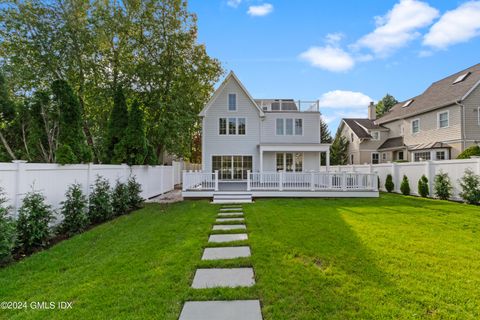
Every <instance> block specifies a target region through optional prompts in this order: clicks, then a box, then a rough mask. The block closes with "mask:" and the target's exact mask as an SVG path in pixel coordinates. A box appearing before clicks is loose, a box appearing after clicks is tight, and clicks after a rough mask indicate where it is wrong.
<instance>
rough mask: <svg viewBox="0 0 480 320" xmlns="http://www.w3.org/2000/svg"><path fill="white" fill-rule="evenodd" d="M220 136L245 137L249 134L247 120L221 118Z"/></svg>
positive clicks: (219, 124) (219, 122)
mask: <svg viewBox="0 0 480 320" xmlns="http://www.w3.org/2000/svg"><path fill="white" fill-rule="evenodd" d="M227 120H228V121H227ZM227 123H228V124H227ZM218 134H219V135H227V134H228V135H245V134H247V122H246V119H245V118H219V119H218Z"/></svg>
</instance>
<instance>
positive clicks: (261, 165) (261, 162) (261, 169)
mask: <svg viewBox="0 0 480 320" xmlns="http://www.w3.org/2000/svg"><path fill="white" fill-rule="evenodd" d="M262 172H263V149H262V147H260V173H262Z"/></svg>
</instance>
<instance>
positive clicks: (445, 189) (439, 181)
mask: <svg viewBox="0 0 480 320" xmlns="http://www.w3.org/2000/svg"><path fill="white" fill-rule="evenodd" d="M434 189H435V196H436V197H437V198H439V199H441V200H448V199H449V198H450V197H451V196H452V189H453V187H452V183H451V182H450V178H449V177H448V174H447V173H445V172H443V171H440V172H439V173H438V174H437V175H435V183H434Z"/></svg>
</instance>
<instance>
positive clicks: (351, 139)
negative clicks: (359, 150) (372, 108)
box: [350, 133, 353, 142]
mask: <svg viewBox="0 0 480 320" xmlns="http://www.w3.org/2000/svg"><path fill="white" fill-rule="evenodd" d="M350 141H351V142H353V133H350Z"/></svg>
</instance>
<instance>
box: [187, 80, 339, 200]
mask: <svg viewBox="0 0 480 320" xmlns="http://www.w3.org/2000/svg"><path fill="white" fill-rule="evenodd" d="M199 116H200V117H201V120H202V172H195V173H185V180H184V186H183V188H184V196H199V195H200V194H199V193H198V191H207V190H210V189H211V190H212V191H216V192H217V194H219V192H221V191H224V192H229V193H230V196H231V193H232V192H234V191H242V192H247V193H248V195H249V196H252V195H253V196H255V195H254V194H253V193H254V192H252V191H255V190H257V196H268V194H271V193H272V192H273V191H275V193H274V195H275V196H279V193H278V192H279V191H281V192H282V195H284V196H286V195H288V194H290V195H291V192H302V191H305V190H308V191H310V192H315V191H320V189H322V190H323V189H329V188H331V187H332V184H333V185H335V184H336V183H338V181H336V180H335V181H326V180H328V179H327V178H326V176H327V175H328V171H329V170H328V167H329V150H330V144H323V143H321V129H320V110H319V106H318V101H313V102H306V101H294V100H293V99H254V98H252V96H251V95H250V94H249V93H248V91H247V89H246V88H245V87H244V86H243V84H242V83H241V82H240V80H239V79H238V78H237V76H236V75H235V73H233V72H230V73H229V74H228V76H227V77H226V78H225V80H224V81H223V82H222V84H221V85H220V86H219V87H218V89H217V90H216V91H215V93H214V94H213V95H212V97H211V99H210V101H209V102H208V103H207V104H206V106H205V107H204V108H203V110H202V111H201V112H200V114H199ZM322 153H325V157H324V158H325V159H326V161H325V162H326V163H325V166H326V169H325V168H323V170H322V171H324V172H322V173H320V171H321V154H322ZM315 179H316V180H318V183H316V182H315V181H314V180H315ZM319 179H320V180H321V179H324V180H325V181H324V183H323V184H322V183H320V182H321V181H320V180H319ZM260 190H261V192H262V194H261V195H260V194H259V193H258V192H259V191H260ZM286 190H290V191H289V192H286ZM323 191H324V190H323ZM195 192H197V193H195ZM211 195H215V194H212V192H207V193H205V194H202V196H211ZM244 195H245V194H244ZM312 195H313V194H312V193H308V196H312ZM272 196H273V194H272ZM295 196H303V195H302V194H300V193H295Z"/></svg>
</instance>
